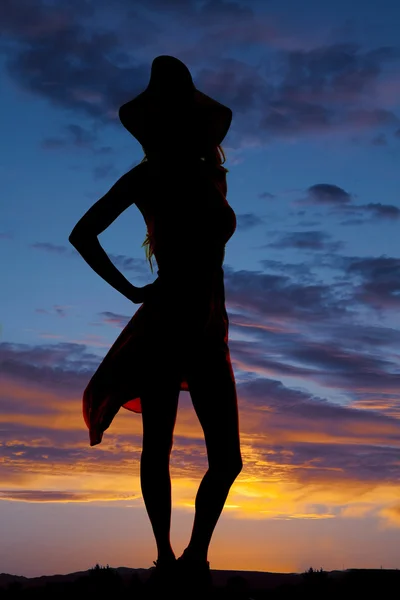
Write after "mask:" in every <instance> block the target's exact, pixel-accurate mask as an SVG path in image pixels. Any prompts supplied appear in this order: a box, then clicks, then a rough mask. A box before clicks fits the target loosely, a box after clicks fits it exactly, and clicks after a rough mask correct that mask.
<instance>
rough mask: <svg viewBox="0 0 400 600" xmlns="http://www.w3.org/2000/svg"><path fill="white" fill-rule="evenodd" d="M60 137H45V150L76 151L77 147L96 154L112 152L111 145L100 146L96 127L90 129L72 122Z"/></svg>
mask: <svg viewBox="0 0 400 600" xmlns="http://www.w3.org/2000/svg"><path fill="white" fill-rule="evenodd" d="M64 130H65V131H64V132H63V133H62V135H61V136H60V137H49V138H45V139H44V140H42V142H41V146H42V148H44V149H45V150H59V149H63V150H65V149H67V150H73V151H74V152H76V150H77V149H80V150H89V151H90V152H92V153H93V154H96V155H105V154H110V153H111V152H112V148H111V146H98V141H99V140H98V135H97V131H96V130H95V128H93V127H92V128H91V129H89V128H88V127H83V126H82V125H77V124H76V123H70V124H69V125H66V126H65V127H64Z"/></svg>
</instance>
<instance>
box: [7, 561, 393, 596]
mask: <svg viewBox="0 0 400 600" xmlns="http://www.w3.org/2000/svg"><path fill="white" fill-rule="evenodd" d="M150 573H151V571H150V570H148V569H128V568H124V567H120V568H118V569H113V568H111V567H109V566H107V567H101V566H99V565H96V566H95V567H94V568H93V569H89V571H83V572H78V573H70V574H68V575H53V576H43V577H35V578H26V577H19V576H14V575H8V574H0V599H1V600H8V599H10V600H11V599H12V600H18V599H19V598H21V599H25V600H29V599H32V600H36V599H43V600H47V599H50V598H51V599H52V600H53V599H57V600H64V599H68V600H69V599H71V598H73V599H74V600H75V598H78V597H79V598H82V597H85V598H89V597H90V598H93V600H97V599H99V600H101V599H102V598H109V599H110V600H111V599H112V600H119V599H121V600H125V599H126V600H145V599H146V600H147V599H148V598H157V599H158V598H170V597H172V598H179V599H182V600H183V598H185V599H191V598H193V599H195V598H196V599H197V598H201V599H204V600H206V599H207V598H210V600H228V599H229V600H230V599H232V600H273V599H286V598H291V599H292V598H299V600H302V599H303V598H304V599H306V598H307V599H308V598H310V599H313V598H315V599H317V598H318V599H320V598H323V599H324V600H329V599H331V598H332V599H333V598H335V599H336V598H340V600H346V599H347V598H349V599H350V598H361V597H363V596H364V597H366V598H380V599H381V598H382V599H385V598H396V597H398V596H400V589H399V584H400V571H398V570H397V569H396V570H386V569H376V570H374V569H349V570H346V571H323V570H313V569H310V570H309V571H307V572H305V573H263V572H251V571H211V574H212V581H213V586H212V589H210V590H208V591H200V587H199V585H198V583H197V582H195V581H191V582H189V583H188V584H185V585H183V584H182V582H180V581H175V583H174V584H173V585H172V586H171V587H170V588H167V586H165V585H163V586H161V588H160V589H158V590H157V591H156V592H155V591H151V590H150V588H149V586H148V585H146V580H147V578H148V577H149V574H150Z"/></svg>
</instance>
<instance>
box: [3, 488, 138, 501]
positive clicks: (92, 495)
mask: <svg viewBox="0 0 400 600" xmlns="http://www.w3.org/2000/svg"><path fill="white" fill-rule="evenodd" d="M140 497H141V496H139V494H131V495H130V494H119V493H118V492H116V493H112V492H109V493H107V492H103V491H100V492H99V491H93V492H84V493H82V492H81V493H79V492H63V491H59V492H54V491H41V490H2V491H1V492H0V500H8V501H10V500H11V501H15V502H35V503H48V502H51V503H54V502H56V503H66V502H67V503H70V502H109V501H115V500H135V499H137V498H140Z"/></svg>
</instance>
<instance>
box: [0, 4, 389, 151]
mask: <svg viewBox="0 0 400 600" xmlns="http://www.w3.org/2000/svg"><path fill="white" fill-rule="evenodd" d="M109 10H110V9H109V7H107V6H105V5H104V4H101V5H96V6H94V5H93V4H90V5H89V4H88V3H85V2H83V3H80V4H79V3H78V2H77V1H76V0H63V2H61V3H59V4H58V5H57V6H48V3H45V2H41V1H40V0H35V1H31V2H28V0H24V1H23V2H22V5H21V3H20V5H19V9H18V11H17V10H16V9H15V5H13V3H12V2H10V0H7V1H6V2H5V3H3V5H2V13H1V14H0V16H2V21H3V32H4V36H5V39H6V43H4V44H3V46H2V50H3V52H5V61H6V68H7V70H8V73H9V75H10V77H11V78H12V79H13V80H14V81H16V82H17V83H18V84H19V85H20V86H21V87H22V88H23V89H24V90H27V91H30V92H31V93H34V94H37V95H39V96H42V97H44V98H47V100H49V101H50V102H51V103H52V104H53V105H54V106H57V107H59V108H60V109H67V110H69V111H72V112H73V113H74V115H75V116H79V115H81V116H84V117H86V118H87V117H89V118H91V120H92V121H93V123H97V124H104V123H118V119H117V110H118V107H119V106H120V105H121V104H123V103H125V102H126V101H128V100H129V99H131V98H132V97H134V96H135V95H137V94H138V93H140V92H141V91H143V90H144V89H145V87H146V86H147V84H148V80H149V75H150V64H151V60H152V59H153V58H154V56H156V55H157V54H163V53H165V49H164V48H165V43H166V42H167V41H168V42H169V53H170V54H172V55H175V56H177V57H178V58H181V59H182V60H184V61H186V62H187V64H188V66H189V67H190V68H191V70H192V72H193V75H194V79H195V82H196V85H197V86H198V87H199V88H200V89H203V90H204V91H205V92H206V93H207V94H210V95H211V96H213V97H215V98H216V99H218V100H220V101H221V102H223V103H226V104H228V106H230V107H231V108H232V110H233V111H234V114H235V119H234V122H233V126H232V132H230V134H231V136H233V137H234V138H235V140H234V141H233V142H232V143H231V145H232V147H238V146H241V145H245V144H246V143H247V140H249V139H253V142H254V143H256V144H258V145H260V144H263V143H266V142H268V141H269V140H270V139H271V138H276V137H281V136H290V137H298V136H301V135H310V134H313V133H315V134H321V133H322V134H326V133H328V132H329V133H332V134H337V133H339V134H341V135H348V134H349V133H352V132H354V131H360V130H370V129H375V128H377V127H381V128H382V127H386V126H387V127H391V128H392V130H393V127H395V126H396V125H397V124H398V123H399V119H398V117H397V116H396V114H395V113H394V112H393V110H394V107H395V104H396V102H395V100H396V96H395V95H393V101H392V102H389V101H388V97H387V94H386V95H385V94H383V92H382V93H381V92H380V89H381V88H382V89H383V88H384V87H385V86H386V87H385V89H386V88H387V87H388V82H387V75H386V74H387V67H388V66H391V65H392V64H393V63H394V64H396V61H397V60H398V52H397V51H396V49H395V48H391V47H378V48H374V49H368V50H363V49H361V48H360V47H358V46H357V45H355V44H332V45H325V46H318V47H310V46H312V40H311V42H310V34H309V32H308V34H307V35H306V33H304V34H303V35H302V39H300V38H299V39H298V40H297V41H296V40H292V43H291V44H288V38H289V37H290V35H289V34H288V32H287V31H285V30H284V29H283V28H279V27H278V26H277V25H276V23H275V24H272V23H271V17H270V15H268V14H264V13H262V14H257V13H256V12H255V11H254V10H253V9H251V8H249V7H244V6H243V5H242V4H240V3H235V2H222V1H219V0H218V1H217V0H215V1H209V2H205V3H203V4H202V5H201V6H199V5H198V3H196V2H194V1H193V2H174V3H168V8H167V7H166V5H165V3H161V2H159V1H156V0H153V1H152V2H146V3H144V2H140V3H136V4H135V7H134V8H132V5H131V4H129V3H128V2H127V1H125V0H118V11H116V12H114V14H113V20H112V23H113V29H111V28H109V29H107V28H106V27H103V28H102V29H101V30H100V29H99V28H97V27H96V25H95V23H96V18H97V19H98V21H99V22H103V23H107V21H108V20H110V19H109V14H108V13H109ZM171 15H175V16H174V18H171ZM238 15H240V17H239V16H238ZM115 20H116V22H115ZM110 22H111V21H110ZM116 31H118V33H116ZM188 31H190V37H189V35H188ZM307 38H308V39H307ZM305 40H307V43H306V44H305ZM255 44H256V45H258V49H260V48H261V49H262V51H263V52H264V54H263V55H262V57H261V58H260V60H259V63H258V65H257V66H254V65H252V64H249V63H246V62H245V61H241V60H238V59H236V58H234V55H235V52H237V50H238V48H242V47H243V48H245V49H248V48H249V47H251V46H253V45H255ZM290 45H291V46H292V47H291V48H289V46H290ZM293 45H294V46H297V47H296V48H295V49H293ZM302 46H303V48H302ZM305 46H307V49H304V47H305ZM199 47H201V49H202V52H201V54H200V53H199ZM199 56H201V57H202V58H201V59H199ZM200 63H201V64H200ZM385 78H386V79H385ZM76 127H81V126H79V125H77V126H76ZM88 131H89V132H90V131H91V130H90V129H89V130H88ZM80 133H82V132H80ZM80 133H78V132H75V133H73V132H72V136H74V135H77V138H76V143H78V145H79V144H82V143H85V141H84V138H83V140H80V137H79V135H80ZM381 133H384V132H381ZM73 139H74V138H73V137H72V140H71V143H72V144H73V143H74V142H73ZM68 143H69V142H68ZM86 143H89V144H90V143H94V142H90V141H88V142H86ZM65 144H67V142H66V141H65V140H64V138H63V137H53V138H49V139H47V140H45V141H44V145H45V146H46V147H48V148H53V149H54V148H57V147H65ZM100 150H101V149H100Z"/></svg>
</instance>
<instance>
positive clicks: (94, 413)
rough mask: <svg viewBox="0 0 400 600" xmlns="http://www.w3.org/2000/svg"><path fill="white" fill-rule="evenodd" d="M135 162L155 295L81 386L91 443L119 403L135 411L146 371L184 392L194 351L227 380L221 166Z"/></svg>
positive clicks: (227, 214) (229, 231)
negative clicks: (217, 364) (220, 365)
mask: <svg viewBox="0 0 400 600" xmlns="http://www.w3.org/2000/svg"><path fill="white" fill-rule="evenodd" d="M136 168H140V169H142V172H143V179H144V180H145V181H147V182H148V183H147V187H146V198H144V199H143V201H140V202H136V205H137V206H138V208H139V210H140V211H141V213H142V215H143V218H144V220H145V223H146V225H147V229H148V232H149V235H150V238H151V240H152V243H153V252H154V257H155V259H156V261H157V265H158V271H157V274H158V278H157V280H156V283H155V289H156V294H155V295H154V296H152V298H151V299H150V300H148V301H147V300H146V301H145V302H144V303H143V304H142V305H141V306H140V307H139V309H138V310H137V311H136V313H135V314H134V315H133V317H132V318H131V320H130V321H129V322H128V324H127V325H126V326H125V328H124V329H123V330H122V332H121V333H120V335H119V336H118V337H117V339H116V340H115V342H114V343H113V345H112V346H111V348H110V349H109V351H108V352H107V354H106V355H105V357H104V358H103V360H102V361H101V363H100V365H99V367H98V368H97V370H96V372H95V373H94V375H93V376H92V377H91V379H90V381H89V383H88V385H87V387H86V389H85V391H84V394H83V415H84V420H85V423H86V425H87V427H88V429H89V438H90V445H91V446H94V445H96V444H99V443H100V442H101V440H102V437H103V433H104V431H105V430H106V429H107V428H108V427H109V426H110V424H111V422H112V420H113V418H114V417H115V415H116V414H117V412H118V411H119V409H120V408H121V407H123V408H126V409H127V410H130V411H133V412H136V413H140V412H141V400H140V396H141V393H142V390H144V389H146V382H149V380H150V378H154V377H158V378H160V377H161V378H163V379H164V378H166V377H168V378H169V377H170V375H171V374H173V376H174V377H175V376H176V377H177V378H178V380H179V382H180V390H182V391H189V392H190V389H189V385H188V380H187V379H188V378H187V374H188V370H189V369H190V368H191V365H192V364H193V361H196V360H199V357H200V356H201V355H202V353H207V356H208V357H211V359H212V360H215V361H225V363H228V367H229V371H230V374H231V377H232V379H233V381H234V373H233V369H232V364H231V359H230V352H229V347H228V333H229V331H228V330H229V319H228V315H227V312H226V307H225V287H224V270H223V261H224V256H225V245H226V243H227V241H228V240H229V239H230V237H231V236H232V235H233V233H234V231H235V229H236V216H235V213H234V211H233V209H232V208H231V207H230V206H229V204H228V202H227V200H226V173H225V171H224V170H223V169H222V168H217V167H212V166H209V165H206V164H205V163H204V162H203V161H198V162H195V163H193V164H192V163H191V164H187V165H183V167H182V166H181V165H175V166H174V167H171V166H169V168H168V169H166V168H162V167H160V166H158V167H157V168H156V167H155V166H154V165H151V164H146V163H140V164H139V165H138V166H137V167H136ZM210 169H213V171H211V170H210ZM216 178H217V180H216ZM177 182H178V183H177ZM188 190H189V192H188ZM188 195H190V197H188ZM214 357H215V358H214ZM225 366H226V364H225Z"/></svg>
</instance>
